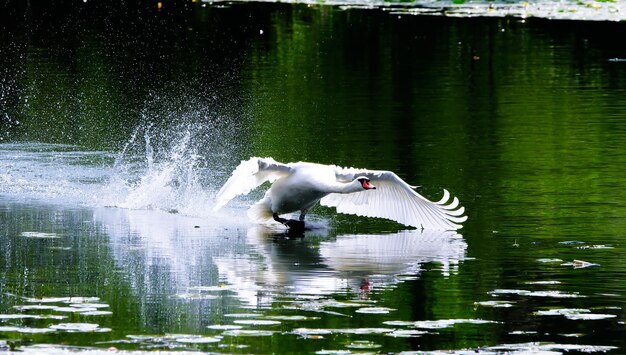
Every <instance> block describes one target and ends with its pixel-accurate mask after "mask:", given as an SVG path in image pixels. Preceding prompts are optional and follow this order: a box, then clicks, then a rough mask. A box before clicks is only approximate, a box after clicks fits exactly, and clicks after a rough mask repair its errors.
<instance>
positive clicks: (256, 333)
mask: <svg viewBox="0 0 626 355" xmlns="http://www.w3.org/2000/svg"><path fill="white" fill-rule="evenodd" d="M274 333H275V332H274V331H271V330H245V329H234V330H227V331H225V332H224V333H222V335H228V336H232V337H267V336H272V335H274Z"/></svg>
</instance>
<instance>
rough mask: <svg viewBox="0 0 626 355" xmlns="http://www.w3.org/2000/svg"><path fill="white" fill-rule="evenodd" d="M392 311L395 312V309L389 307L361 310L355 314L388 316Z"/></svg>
mask: <svg viewBox="0 0 626 355" xmlns="http://www.w3.org/2000/svg"><path fill="white" fill-rule="evenodd" d="M391 311H395V309H393V308H387V307H366V308H359V309H357V310H356V311H355V312H356V313H366V314H387V313H389V312H391Z"/></svg>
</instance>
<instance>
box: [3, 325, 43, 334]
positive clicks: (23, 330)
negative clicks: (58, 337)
mask: <svg viewBox="0 0 626 355" xmlns="http://www.w3.org/2000/svg"><path fill="white" fill-rule="evenodd" d="M54 331H55V330H54V329H50V328H30V327H14V326H0V333H2V332H7V333H24V334H39V333H51V332H54Z"/></svg>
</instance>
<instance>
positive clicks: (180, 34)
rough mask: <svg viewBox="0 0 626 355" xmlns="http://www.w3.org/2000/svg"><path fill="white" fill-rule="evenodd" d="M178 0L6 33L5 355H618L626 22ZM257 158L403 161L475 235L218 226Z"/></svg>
mask: <svg viewBox="0 0 626 355" xmlns="http://www.w3.org/2000/svg"><path fill="white" fill-rule="evenodd" d="M167 5H168V4H166V6H165V7H164V8H163V9H162V10H161V11H157V9H156V8H149V9H144V8H143V7H142V6H139V5H137V6H136V7H134V5H133V6H130V5H129V6H127V7H124V6H121V7H111V8H108V7H106V6H104V5H98V4H90V3H89V2H88V3H86V4H84V5H81V6H71V7H70V6H67V7H64V6H63V5H58V4H56V5H47V6H45V7H40V6H42V5H30V7H24V8H19V7H16V8H13V9H11V12H10V13H11V14H13V15H14V16H13V17H12V19H11V21H8V22H3V23H4V24H3V28H4V30H5V31H2V34H0V40H1V41H2V43H1V46H0V58H2V59H1V60H0V104H1V105H0V119H1V121H0V122H1V123H0V139H1V140H2V143H0V216H1V217H0V250H1V251H2V255H3V256H2V258H0V261H1V263H0V276H1V277H0V348H3V349H4V348H7V349H20V350H24V351H33V352H37V351H57V352H61V351H66V350H67V351H69V349H72V350H74V349H91V350H93V349H101V350H107V349H123V350H142V351H154V350H190V351H207V352H222V353H268V352H275V353H290V352H306V353H315V352H318V353H337V352H348V351H350V352H362V351H371V352H386V353H399V352H403V351H406V352H411V351H438V350H440V351H452V352H459V353H462V352H467V351H472V352H473V351H479V352H485V353H497V352H505V351H510V352H515V351H520V352H544V353H549V352H564V351H572V352H605V351H608V352H614V353H620V352H623V349H624V348H625V345H626V344H624V339H626V336H625V335H626V334H625V331H624V315H625V313H624V307H625V306H626V305H625V303H626V296H625V293H626V286H624V284H623V283H622V282H621V280H624V278H625V276H626V263H625V261H624V258H623V254H624V246H623V244H624V243H623V241H624V232H623V231H624V230H625V227H626V222H624V221H625V219H624V217H625V216H626V206H625V204H624V201H625V200H626V193H625V192H624V189H623V186H624V184H625V182H626V175H625V173H624V168H623V167H624V166H625V163H626V158H625V157H624V154H623V152H624V151H625V148H626V135H625V134H624V132H626V101H624V99H623V98H624V97H625V96H624V94H625V93H626V65H624V64H625V63H626V62H625V61H624V60H623V58H626V47H624V45H622V44H621V42H616V41H615V38H620V35H621V34H623V33H624V30H625V29H624V26H623V24H621V23H608V22H607V23H605V22H574V21H571V22H570V21H567V22H559V21H554V22H551V21H548V20H538V19H535V20H532V19H528V20H526V21H524V22H522V21H520V20H516V19H512V18H447V17H433V16H400V17H398V16H397V15H396V14H394V13H391V12H390V11H387V10H384V9H354V8H340V7H330V6H320V5H315V6H307V5H292V4H249V3H244V4H237V3H235V4H230V3H216V4H213V5H209V6H202V5H201V4H196V5H190V4H187V5H182V6H174V5H172V6H167ZM205 5H206V4H205ZM104 10H106V11H107V12H106V13H105V14H103V11H104ZM608 34H610V35H608ZM249 156H272V157H274V158H275V159H277V160H279V161H298V160H304V161H314V162H320V163H334V164H339V165H347V166H356V167H368V168H374V169H387V170H393V171H395V172H396V173H397V174H398V175H399V176H401V177H402V178H404V179H405V180H407V182H409V183H411V184H415V185H420V186H421V187H420V188H419V192H420V193H422V194H424V195H425V196H427V197H429V198H431V199H433V200H438V199H439V198H440V196H441V194H442V189H444V188H446V189H448V190H449V191H451V192H452V193H453V195H455V196H458V197H459V199H460V200H461V202H462V204H463V205H464V206H465V207H466V210H467V214H468V216H469V219H468V221H467V222H466V223H465V224H464V228H463V229H461V230H460V231H458V232H459V233H451V232H443V233H442V232H429V231H418V230H408V229H407V228H406V227H404V226H401V225H398V224H396V223H393V222H389V221H384V220H377V219H364V218H359V217H354V216H343V215H335V213H334V211H333V210H331V209H327V208H322V207H318V208H316V209H314V210H313V211H312V212H311V215H310V218H311V222H312V223H313V225H314V226H315V227H316V228H314V229H313V230H311V231H307V232H306V233H305V235H304V237H303V238H302V237H300V238H294V237H293V236H289V235H286V234H284V233H283V231H281V230H279V229H277V228H269V229H268V228H263V227H260V226H255V225H252V224H250V223H249V222H248V220H247V218H246V217H245V210H246V208H247V206H249V205H250V204H251V203H253V202H254V201H255V199H256V198H259V197H260V196H262V193H263V191H262V190H263V189H260V190H259V191H255V192H254V193H253V194H251V196H248V197H244V198H240V199H236V200H235V201H232V202H231V203H230V204H229V205H228V206H227V208H226V209H224V210H222V211H220V212H219V213H213V212H211V207H212V206H213V198H214V196H215V191H217V189H219V187H220V186H221V184H222V183H223V182H224V181H225V180H226V179H227V177H228V175H229V174H230V172H231V171H232V169H233V168H234V167H235V166H236V165H237V164H238V163H239V161H240V160H242V159H247V158H248V157H249Z"/></svg>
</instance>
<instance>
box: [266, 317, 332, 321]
mask: <svg viewBox="0 0 626 355" xmlns="http://www.w3.org/2000/svg"><path fill="white" fill-rule="evenodd" d="M265 318H266V319H275V320H286V321H305V320H316V319H320V318H319V317H308V316H267V317H265Z"/></svg>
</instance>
